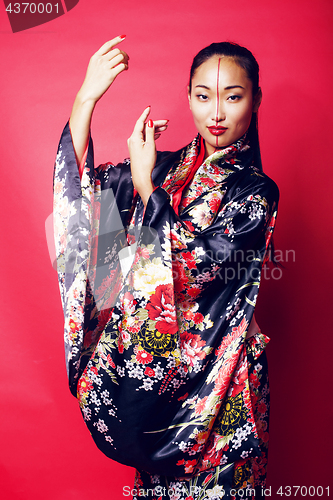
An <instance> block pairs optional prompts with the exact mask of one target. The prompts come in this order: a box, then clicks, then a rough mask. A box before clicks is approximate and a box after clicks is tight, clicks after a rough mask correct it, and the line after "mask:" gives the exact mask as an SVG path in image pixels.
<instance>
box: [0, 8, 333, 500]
mask: <svg viewBox="0 0 333 500" xmlns="http://www.w3.org/2000/svg"><path fill="white" fill-rule="evenodd" d="M332 14H333V4H332V2H331V0H280V1H277V0H270V1H267V0H252V1H249V0H233V2H216V1H212V0H205V2H201V1H199V0H181V1H180V0H168V1H166V2H162V1H157V0H145V1H142V2H138V1H137V0H122V1H121V2H109V1H107V0H94V2H89V1H88V0H80V2H79V3H78V5H77V6H76V7H75V8H73V9H72V10H71V11H70V12H68V13H66V14H65V15H63V16H61V17H59V18H58V19H55V20H53V21H51V22H49V23H47V24H44V25H41V26H37V27H35V28H32V29H29V30H26V31H22V32H18V33H15V34H13V33H12V32H11V29H10V25H9V21H8V18H7V17H6V12H5V9H4V7H3V5H2V7H1V6H0V22H1V27H0V50H1V78H0V86H1V101H0V103H1V104H0V106H1V116H2V118H1V125H0V126H1V134H0V141H1V143H0V155H1V178H2V182H1V191H2V194H1V200H2V210H1V234H2V244H1V278H2V280H1V281H2V286H1V363H0V372H1V375H0V376H1V392H0V402H1V417H0V418H1V427H0V432H1V440H0V442H1V448H0V467H1V469H0V475H1V478H0V496H1V498H3V499H5V500H7V499H10V500H30V499H33V500H67V499H69V500H71V499H80V500H86V499H90V498H105V499H112V500H122V499H125V498H129V497H126V496H124V495H123V492H124V491H123V487H124V486H130V485H132V481H133V470H132V469H130V468H128V467H124V466H122V465H119V464H117V463H115V462H112V461H111V460H109V459H107V458H106V457H104V456H103V455H102V454H101V452H99V451H98V450H97V448H96V447H95V445H94V443H93V441H92V439H91V437H90V436H89V433H88V431H87V429H86V428H85V425H84V423H83V421H82V419H81V416H80V412H79V408H78V405H77V404H76V401H75V399H74V398H73V397H72V396H71V395H70V393H69V390H68V388H67V380H66V373H65V364H64V354H63V340H62V329H63V317H62V311H61V305H60V297H59V292H58V284H57V279H56V273H55V271H54V270H53V269H52V267H51V263H50V259H49V255H48V250H47V245H46V240H45V233H44V223H45V219H46V218H47V216H48V215H49V214H50V213H51V211H52V166H53V162H54V158H55V153H56V147H57V143H58V140H59V137H60V133H61V130H62V127H63V126H64V124H65V122H66V121H67V119H68V116H69V114H70V110H71V104H72V102H73V99H74V97H75V94H76V92H77V90H78V88H79V86H80V84H81V82H82V79H83V77H84V74H85V68H86V65H87V63H88V60H89V57H90V56H91V55H92V53H93V52H95V51H96V50H97V48H98V47H99V46H100V45H102V43H104V42H105V41H106V40H108V39H110V38H113V37H114V36H116V35H118V34H122V33H126V34H127V39H126V41H125V42H123V45H122V46H123V48H124V50H126V51H128V53H129V54H130V57H131V61H130V63H131V64H130V71H128V72H127V73H125V74H123V75H121V77H120V78H119V79H117V80H116V82H115V84H114V86H113V87H112V91H111V92H109V93H108V94H107V95H106V96H104V98H103V100H102V101H101V102H100V103H99V106H98V108H97V109H96V113H95V116H94V121H93V136H94V138H95V150H96V157H97V162H102V161H107V160H110V159H111V160H113V161H118V160H120V159H122V158H123V157H125V156H126V155H127V148H126V139H127V137H128V136H129V135H130V134H131V130H132V127H133V124H134V122H135V120H136V118H137V117H138V115H139V114H140V113H141V112H142V110H143V108H144V107H145V106H147V105H148V104H151V105H152V117H153V118H168V119H169V120H170V125H169V130H168V131H167V132H166V133H165V134H164V137H162V138H161V139H160V143H159V148H160V149H176V148H179V147H181V146H183V145H185V144H186V143H188V142H189V141H190V140H191V139H192V137H193V136H194V134H195V128H194V125H193V124H192V119H191V115H190V112H189V110H188V106H187V98H186V85H187V79H188V71H189V66H190V63H191V59H192V57H193V56H194V55H195V53H196V52H197V51H198V50H200V49H201V48H202V47H203V46H205V45H208V44H209V43H211V42H212V41H221V40H233V41H236V42H238V43H240V44H244V45H245V46H247V47H248V48H249V49H251V50H252V51H253V52H254V54H255V55H256V56H257V59H258V60H259V62H260V67H261V85H262V88H263V96H264V97H263V103H262V107H261V110H260V138H261V148H262V157H263V164H264V169H265V171H266V172H267V173H268V175H270V176H271V177H273V179H274V180H275V181H276V182H277V183H278V185H279V187H280V190H281V204H280V213H279V217H278V224H277V230H276V233H275V245H276V248H277V250H279V251H280V254H279V255H280V257H281V259H283V262H282V263H283V265H284V268H283V269H282V274H281V273H278V272H276V274H275V275H274V274H273V275H272V274H268V275H267V278H266V280H264V283H263V286H262V290H261V293H260V300H259V304H258V314H257V316H258V321H259V323H260V325H261V327H262V329H263V331H264V332H266V333H267V334H268V335H269V336H270V337H271V338H272V342H271V344H270V346H269V347H268V357H269V363H270V378H271V388H272V411H271V443H270V462H269V470H268V485H269V486H271V488H272V494H271V497H272V498H281V496H279V495H278V493H277V490H278V488H279V487H280V486H282V487H283V490H282V491H283V492H287V490H286V487H287V486H294V485H295V486H297V485H300V486H307V487H309V486H311V485H312V486H315V487H317V486H323V487H324V488H326V487H328V486H332V484H330V483H332V474H331V467H330V465H331V464H330V462H331V461H332V458H331V453H332V452H331V450H332V432H331V426H332V405H331V399H330V398H331V397H332V396H331V379H330V373H331V370H330V368H331V363H332V362H331V352H332V344H331V336H332V322H331V320H330V315H331V313H330V310H331V307H332V306H331V300H330V299H331V283H332V259H331V249H332V227H331V225H330V222H331V216H332V215H331V200H332V161H331V156H332V153H331V151H330V149H331V148H330V147H329V144H330V142H331V137H332V120H331V116H332V84H331V82H332V76H333V75H332V64H331V62H332V55H333V54H332V52H333V50H332V49H333V39H332V34H331V33H332V26H333V25H332ZM287 251H289V253H288V252H287ZM287 260H288V261H287ZM280 274H281V275H280ZM131 410H132V411H133V409H131ZM129 411H130V409H129ZM294 491H295V490H294ZM318 491H319V490H318ZM309 492H310V490H309ZM309 492H308V494H307V495H305V493H306V490H305V489H304V488H303V497H304V496H305V497H306V498H307V497H309V498H310V496H309ZM311 492H313V490H311ZM330 493H331V494H332V493H333V492H332V491H331V492H330ZM291 496H292V497H293V496H294V493H292V495H291ZM325 496H326V497H327V490H324V494H323V497H325ZM298 497H300V493H298Z"/></svg>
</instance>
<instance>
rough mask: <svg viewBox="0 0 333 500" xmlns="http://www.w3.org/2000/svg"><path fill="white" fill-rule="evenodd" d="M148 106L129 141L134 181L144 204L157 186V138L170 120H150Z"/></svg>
mask: <svg viewBox="0 0 333 500" xmlns="http://www.w3.org/2000/svg"><path fill="white" fill-rule="evenodd" d="M149 113H150V106H148V107H147V108H146V109H145V110H144V112H143V113H142V115H141V116H140V118H139V119H138V121H137V122H136V124H135V127H134V130H133V134H132V135H131V137H130V138H129V139H128V141H127V145H128V149H129V153H130V158H131V172H132V181H133V185H134V187H135V189H136V190H137V191H138V193H139V195H140V197H141V199H142V201H143V203H144V205H145V206H146V205H147V202H148V199H149V197H150V195H151V193H152V192H153V191H154V189H155V186H154V184H153V182H152V179H151V174H152V171H153V169H154V166H155V163H156V145H155V140H156V139H158V137H159V136H160V135H161V133H162V132H163V131H164V130H166V128H167V123H168V120H156V121H154V122H153V120H148V122H147V123H146V119H147V118H148V116H149Z"/></svg>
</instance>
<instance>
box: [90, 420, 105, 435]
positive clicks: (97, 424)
mask: <svg viewBox="0 0 333 500" xmlns="http://www.w3.org/2000/svg"><path fill="white" fill-rule="evenodd" d="M93 425H94V426H95V427H97V430H98V432H101V433H102V434H103V433H104V432H107V431H108V430H109V428H108V426H107V425H106V424H105V422H104V420H101V419H100V418H99V419H98V422H94V423H93Z"/></svg>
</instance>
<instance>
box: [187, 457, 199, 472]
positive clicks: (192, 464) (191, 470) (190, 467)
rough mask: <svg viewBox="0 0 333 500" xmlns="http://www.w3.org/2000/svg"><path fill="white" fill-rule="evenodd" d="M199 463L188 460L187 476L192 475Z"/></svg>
mask: <svg viewBox="0 0 333 500" xmlns="http://www.w3.org/2000/svg"><path fill="white" fill-rule="evenodd" d="M196 463H197V460H186V462H185V472H186V474H190V473H191V472H193V467H194V466H195V464H196Z"/></svg>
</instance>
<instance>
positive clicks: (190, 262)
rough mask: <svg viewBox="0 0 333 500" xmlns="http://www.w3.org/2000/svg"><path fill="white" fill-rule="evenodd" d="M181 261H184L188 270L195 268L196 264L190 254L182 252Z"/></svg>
mask: <svg viewBox="0 0 333 500" xmlns="http://www.w3.org/2000/svg"><path fill="white" fill-rule="evenodd" d="M181 255H182V257H183V259H184V260H185V263H186V266H187V268H188V269H195V268H196V262H195V260H194V257H193V255H192V254H191V252H183V253H182V254H181Z"/></svg>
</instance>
